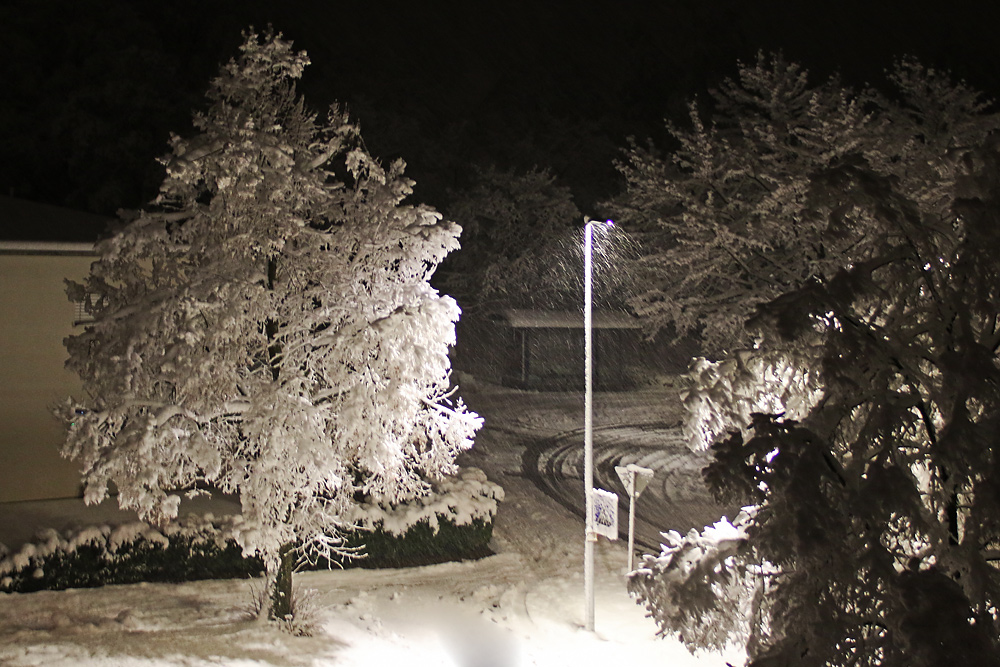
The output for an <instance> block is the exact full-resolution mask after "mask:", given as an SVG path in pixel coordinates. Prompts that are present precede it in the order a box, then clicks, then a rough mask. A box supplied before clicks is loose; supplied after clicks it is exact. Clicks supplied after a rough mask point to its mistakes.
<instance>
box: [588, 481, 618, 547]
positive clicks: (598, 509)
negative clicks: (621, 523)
mask: <svg viewBox="0 0 1000 667" xmlns="http://www.w3.org/2000/svg"><path fill="white" fill-rule="evenodd" d="M590 493H591V494H592V496H593V498H594V521H593V527H594V532H595V533H596V534H598V535H604V536H605V537H606V538H608V539H609V540H617V539H618V494H617V493H611V492H610V491H605V490H604V489H591V490H590Z"/></svg>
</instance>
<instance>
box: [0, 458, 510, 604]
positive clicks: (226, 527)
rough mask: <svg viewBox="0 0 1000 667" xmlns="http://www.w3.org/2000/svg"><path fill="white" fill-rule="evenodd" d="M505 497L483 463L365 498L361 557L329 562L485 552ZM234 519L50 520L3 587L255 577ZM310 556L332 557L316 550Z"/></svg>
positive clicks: (4, 572)
mask: <svg viewBox="0 0 1000 667" xmlns="http://www.w3.org/2000/svg"><path fill="white" fill-rule="evenodd" d="M502 500H503V489H502V488H501V487H500V486H498V485H497V484H494V483H492V482H490V481H488V480H487V479H486V476H485V474H483V472H482V471H481V470H478V469H476V468H467V469H464V470H462V471H461V473H460V474H459V476H458V477H455V478H448V479H446V480H444V481H442V482H440V483H439V484H437V485H436V486H435V489H434V492H432V493H431V494H429V495H428V496H425V497H423V498H420V499H418V500H417V501H414V502H413V503H412V504H410V505H399V506H396V507H384V506H381V505H378V504H362V505H360V506H359V508H358V509H357V511H356V513H355V516H354V519H355V523H356V525H357V529H356V530H355V531H354V532H352V533H350V534H349V535H348V538H347V539H348V544H349V546H350V547H354V548H357V549H358V555H359V556H360V557H359V558H355V559H350V558H348V559H343V560H337V561H335V562H334V563H332V564H333V565H335V566H343V567H351V566H358V565H360V566H364V567H404V566H407V565H423V564H426V563H432V562H443V561H446V560H460V559H466V558H478V557H482V556H485V555H488V554H489V553H490V551H489V546H488V544H489V541H490V538H491V537H492V531H493V524H492V522H493V517H494V516H495V515H496V512H497V503H498V502H500V501H502ZM237 525H239V518H238V517H236V518H234V517H228V516H227V517H215V516H213V515H211V514H207V515H204V516H199V515H193V514H192V515H188V516H187V517H184V518H182V519H177V520H175V521H172V522H171V523H169V524H167V525H166V526H165V527H163V528H162V529H157V528H154V527H152V526H150V525H149V524H147V523H143V522H141V521H135V522H131V523H125V524H120V525H113V524H110V523H108V524H101V525H96V526H89V527H86V528H83V529H79V530H72V531H68V532H67V533H65V534H62V535H61V534H59V533H58V532H57V531H55V530H52V529H46V530H44V531H41V532H40V533H39V535H38V539H37V540H36V541H35V542H32V543H28V544H25V545H24V546H23V547H21V549H20V550H18V551H16V552H15V553H12V554H7V555H5V556H4V557H3V558H2V559H0V591H4V592H30V591H39V590H61V589H65V588H88V587H94V586H104V585H109V584H130V583H136V582H140V581H171V582H175V581H195V580H199V579H223V578H239V577H254V576H259V575H261V574H262V573H263V570H264V565H263V562H262V561H261V559H260V558H258V557H256V556H251V557H244V556H243V552H242V549H241V548H240V547H239V545H238V544H237V543H236V541H235V540H234V538H233V530H234V526H237ZM304 565H308V563H304ZM312 565H313V566H315V565H325V566H329V565H331V563H330V561H329V560H325V559H322V560H320V561H318V562H314V563H312Z"/></svg>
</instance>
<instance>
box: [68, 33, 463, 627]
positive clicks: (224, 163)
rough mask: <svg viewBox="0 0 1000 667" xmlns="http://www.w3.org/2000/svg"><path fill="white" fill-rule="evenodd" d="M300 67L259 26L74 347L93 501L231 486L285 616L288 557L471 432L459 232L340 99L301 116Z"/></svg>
mask: <svg viewBox="0 0 1000 667" xmlns="http://www.w3.org/2000/svg"><path fill="white" fill-rule="evenodd" d="M307 64H308V59H307V57H306V55H305V53H303V52H296V51H295V50H293V48H292V45H291V43H290V42H288V41H286V40H284V39H282V38H281V36H280V35H275V34H272V33H270V32H268V33H266V34H264V35H261V36H259V35H257V34H255V33H253V32H252V31H251V32H249V33H248V34H247V35H246V39H245V41H244V43H243V45H242V47H241V53H240V55H239V56H238V57H237V58H235V59H233V60H231V61H230V62H229V63H228V64H226V65H224V66H223V67H222V68H221V70H220V73H219V76H218V77H217V78H216V79H214V80H213V81H212V82H211V86H210V88H209V91H208V94H207V97H208V102H209V106H208V109H207V110H206V111H204V112H202V113H196V114H195V116H194V126H195V128H196V130H197V132H196V134H195V135H194V136H192V137H189V138H181V137H177V136H174V137H173V138H172V139H171V142H170V144H171V151H170V153H169V154H168V155H167V156H166V157H165V158H164V160H163V163H164V165H165V166H166V172H167V175H166V178H165V180H164V182H163V184H162V186H161V189H160V194H159V196H158V197H157V198H156V200H155V201H154V202H153V203H152V205H151V207H150V209H149V210H145V211H142V212H140V213H139V214H138V215H137V216H136V217H135V218H134V219H133V220H131V221H130V222H129V223H128V224H127V225H126V226H125V227H124V228H123V229H122V230H121V231H120V233H118V234H116V235H115V236H114V237H112V238H110V239H108V240H107V241H104V242H102V243H101V245H100V246H99V249H98V250H99V255H100V257H99V259H98V260H97V261H96V262H95V263H94V264H93V266H92V268H91V272H90V275H89V277H88V278H87V279H86V280H85V282H84V283H83V284H71V285H70V288H69V291H70V292H71V296H73V297H76V296H79V295H82V294H84V293H89V294H96V295H100V298H99V299H96V300H93V308H92V314H93V316H94V321H93V323H91V324H89V325H88V326H87V327H86V329H85V331H84V332H83V333H81V334H79V335H76V336H72V337H70V338H69V339H67V347H68V350H69V353H70V359H69V362H68V365H69V367H70V368H71V369H72V370H74V371H75V372H77V373H78V374H79V375H80V377H81V379H82V380H83V386H84V388H85V390H86V393H87V396H86V397H85V398H83V399H78V400H76V401H70V402H69V403H68V404H67V406H66V407H65V409H64V413H63V416H64V418H65V419H66V421H67V424H68V435H67V440H66V444H65V447H64V450H63V451H64V454H65V455H66V456H67V457H69V458H71V459H73V460H75V461H77V462H79V463H80V464H81V466H82V470H83V479H84V484H85V499H86V501H87V502H88V503H96V502H100V501H101V500H102V499H103V498H105V496H106V495H107V494H108V489H109V487H110V486H113V487H114V488H115V489H117V493H118V501H119V504H120V505H121V506H122V507H123V508H128V509H133V510H136V511H137V512H138V513H139V515H140V517H142V518H143V519H147V520H151V521H164V520H168V519H170V518H172V517H174V516H176V514H177V511H178V503H179V500H180V496H181V495H182V494H184V493H188V494H197V493H200V492H202V491H203V489H205V488H211V489H218V490H220V491H223V492H226V493H232V494H237V495H238V496H239V499H240V503H241V505H242V518H241V520H240V522H239V523H238V525H237V529H236V532H235V535H234V537H235V538H236V539H237V540H238V542H239V543H240V544H241V546H242V547H243V549H244V551H245V552H247V553H258V554H260V555H261V556H263V557H264V559H265V562H266V563H267V566H268V568H269V570H270V572H271V574H272V575H275V574H277V573H278V572H279V569H280V571H281V573H282V577H281V581H280V582H279V583H281V586H278V587H277V588H276V589H275V591H276V592H275V595H274V599H273V607H272V614H274V615H276V616H278V617H281V616H283V615H284V614H285V613H286V612H287V603H288V599H287V595H288V590H289V588H290V577H291V574H290V564H291V562H292V560H293V552H294V551H295V550H297V549H303V550H307V551H309V552H311V553H317V552H318V553H320V554H322V555H327V556H330V555H336V554H337V553H338V547H339V545H340V544H341V541H340V537H339V535H340V534H341V531H342V530H343V529H344V528H347V526H345V525H344V520H343V517H344V516H345V515H346V510H347V509H348V508H350V507H351V506H352V505H353V504H354V503H356V502H357V501H358V500H359V499H362V498H366V499H377V500H382V501H385V502H389V503H394V502H399V501H403V500H405V499H407V498H411V497H413V496H416V495H419V494H422V493H424V492H425V491H426V490H427V489H428V480H431V479H434V478H438V477H440V476H442V475H446V474H448V473H451V472H453V471H454V470H455V466H454V459H455V457H456V456H457V454H458V453H459V452H461V451H462V450H464V449H466V448H468V447H469V446H470V445H471V444H472V437H473V434H474V432H475V431H476V429H477V428H478V426H479V424H480V420H479V418H478V417H477V416H476V415H475V414H473V413H469V412H467V411H466V410H465V408H464V406H462V405H461V402H458V403H457V404H456V405H452V404H451V403H450V401H449V399H448V396H449V369H450V365H449V359H448V350H449V346H451V345H453V344H454V342H455V341H454V332H455V322H456V321H457V319H458V317H459V309H458V306H457V304H456V303H455V302H454V301H453V300H452V299H451V298H449V297H446V296H441V295H439V294H438V293H437V292H436V290H434V289H433V288H432V287H431V286H430V285H429V282H428V281H429V279H430V276H431V274H432V272H433V271H434V269H435V267H436V266H437V265H438V264H439V263H440V262H441V260H442V259H443V258H444V257H445V256H446V255H447V254H448V253H449V252H451V251H452V250H454V249H456V248H457V247H458V235H459V233H460V228H459V227H458V226H457V225H456V224H454V223H450V222H446V221H444V220H443V219H442V217H441V215H439V214H438V213H437V212H435V211H434V210H432V209H430V208H427V207H424V206H419V205H418V206H410V205H404V204H402V201H403V199H404V198H405V197H406V196H407V195H409V194H410V193H411V188H412V185H413V183H412V181H410V180H408V179H407V178H405V177H404V176H403V164H402V162H397V163H395V164H393V165H391V166H390V167H388V168H383V167H381V166H380V165H379V164H378V163H377V162H376V161H375V160H374V159H373V158H372V157H371V156H370V155H369V154H368V153H367V152H366V150H365V148H364V144H363V142H362V141H361V139H360V135H359V132H358V128H357V126H356V125H354V124H352V123H351V122H350V121H349V120H348V117H347V115H346V114H345V113H344V112H343V111H342V110H341V109H340V108H338V107H336V106H335V107H333V108H331V110H330V112H329V114H328V115H327V116H326V118H325V119H323V120H318V119H317V117H316V116H315V115H314V114H313V113H311V112H310V111H309V110H308V109H307V108H306V106H305V103H304V100H303V99H302V98H301V97H300V96H299V95H298V94H297V93H296V90H295V85H294V82H295V80H296V79H298V78H299V77H300V76H301V74H302V71H303V69H304V68H305V66H306V65H307ZM310 550H311V551H310ZM279 563H280V564H281V568H279Z"/></svg>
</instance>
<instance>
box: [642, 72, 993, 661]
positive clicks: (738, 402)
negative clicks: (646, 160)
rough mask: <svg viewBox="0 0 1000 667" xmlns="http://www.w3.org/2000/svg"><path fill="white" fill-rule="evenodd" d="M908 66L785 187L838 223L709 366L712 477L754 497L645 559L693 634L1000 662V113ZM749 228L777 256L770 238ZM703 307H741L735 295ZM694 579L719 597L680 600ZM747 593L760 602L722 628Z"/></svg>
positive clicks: (756, 300) (773, 652)
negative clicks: (727, 526)
mask: <svg viewBox="0 0 1000 667" xmlns="http://www.w3.org/2000/svg"><path fill="white" fill-rule="evenodd" d="M893 80H894V82H895V83H896V85H897V91H896V94H895V97H894V98H886V97H883V96H881V95H877V94H874V93H866V94H865V99H866V104H865V106H866V109H868V111H867V112H866V116H865V124H866V125H867V126H868V127H871V128H878V132H876V133H874V134H872V135H871V136H868V137H865V139H864V141H861V142H859V143H857V144H855V145H854V146H853V147H852V148H851V149H850V150H847V151H845V152H843V153H842V154H841V155H839V156H837V157H836V158H835V159H831V160H829V161H828V162H826V163H817V164H815V165H814V167H813V168H812V169H811V170H809V171H806V172H805V173H804V174H803V176H802V182H801V186H800V187H797V188H794V189H792V190H788V191H786V192H784V194H781V195H780V197H779V200H780V201H779V202H777V203H776V204H775V206H774V207H773V210H774V211H776V212H777V213H775V216H774V220H773V223H774V225H775V226H776V230H777V229H778V228H779V227H780V226H781V225H784V226H785V228H786V231H785V233H786V235H787V236H788V238H790V239H796V242H798V241H797V239H800V238H802V236H801V235H800V234H799V231H800V228H801V224H800V223H801V221H802V220H807V221H809V225H812V227H813V231H810V232H808V234H806V236H809V235H811V236H812V237H813V238H814V239H816V240H817V242H818V244H810V245H809V246H807V247H812V248H815V249H816V250H817V253H816V254H815V255H811V256H810V255H803V256H802V257H799V258H798V261H797V262H796V261H795V260H794V258H792V257H786V256H784V255H780V253H779V254H777V255H776V256H783V257H786V259H787V261H789V262H791V266H793V267H796V271H799V270H801V269H803V268H807V267H809V266H810V265H811V266H813V267H814V270H810V271H808V272H806V271H800V272H799V273H798V274H797V278H796V279H795V280H794V281H790V282H788V283H778V282H776V281H775V279H774V277H773V276H768V275H767V274H766V273H765V274H759V275H763V276H764V280H763V283H764V284H766V285H767V286H768V290H765V291H764V292H763V293H762V296H755V294H754V293H751V292H747V293H744V295H743V297H742V298H747V299H750V300H751V303H752V310H751V309H749V308H747V307H744V306H739V308H738V309H737V308H735V307H734V308H732V309H731V310H733V311H735V310H741V311H746V312H744V314H746V315H752V317H749V318H748V321H747V323H746V324H745V326H744V325H742V323H740V324H741V327H742V329H743V330H744V331H746V332H749V333H752V334H754V336H755V337H756V338H757V341H756V342H757V345H756V348H755V349H754V350H750V351H746V352H741V353H738V354H734V355H730V357H729V358H728V359H727V360H724V361H723V362H721V363H719V364H712V363H709V362H704V361H702V362H700V363H699V364H698V365H696V366H695V367H694V368H693V372H694V378H693V379H694V384H693V386H692V387H691V388H690V391H689V394H688V396H687V399H686V400H687V403H688V404H689V405H690V406H691V407H693V408H695V409H696V413H695V414H694V422H695V423H694V425H693V427H692V428H691V431H692V433H695V434H698V435H700V436H701V439H702V442H706V441H707V442H709V443H710V444H711V448H712V453H713V462H712V463H711V464H710V465H709V466H708V467H707V468H706V469H705V471H704V474H705V479H706V481H707V482H708V483H709V485H710V486H711V487H712V489H713V490H714V491H715V493H716V494H717V495H718V496H719V497H720V499H721V500H724V501H726V502H727V503H729V504H736V503H738V504H742V505H746V506H748V507H750V508H752V509H751V510H750V511H749V512H748V514H747V515H746V516H744V517H742V518H741V520H740V521H738V522H737V526H736V528H737V529H738V530H736V531H730V532H729V533H727V535H729V537H728V538H727V539H726V540H724V541H723V542H719V541H718V540H715V539H714V537H715V536H716V534H717V533H718V530H714V531H712V530H710V531H706V533H704V534H698V533H692V534H691V535H688V536H687V537H680V536H674V539H672V540H668V544H667V545H666V548H665V550H664V552H663V553H662V554H661V555H660V556H656V557H653V556H650V557H648V558H647V559H646V561H645V563H644V565H643V567H642V568H640V570H639V571H637V573H636V574H635V575H633V577H632V578H631V582H630V587H631V589H632V591H633V593H635V594H636V595H637V596H638V597H639V598H640V599H641V600H643V601H644V602H645V603H646V605H647V607H648V608H649V609H650V613H651V614H652V615H653V616H654V618H656V620H657V621H658V623H659V624H660V627H661V630H662V631H663V632H674V631H677V632H681V634H682V636H683V637H684V638H685V639H686V640H688V641H689V643H690V645H691V646H692V647H696V646H698V645H704V644H705V643H706V642H708V641H711V642H716V643H718V642H720V641H725V640H733V639H737V638H738V639H739V640H740V641H742V642H744V643H745V645H746V647H747V652H748V655H749V657H750V664H751V665H756V666H764V665H768V666H769V665H804V666H809V665H817V666H819V665H824V666H825V665H838V666H839V665H921V666H923V665H926V666H928V667H929V666H930V665H938V664H945V663H946V662H951V661H954V662H962V663H967V664H981V665H998V664H1000V657H998V656H1000V612H998V609H1000V570H998V569H997V568H996V567H994V564H993V563H991V562H990V561H991V559H993V558H995V556H996V554H995V553H993V552H994V550H995V547H996V541H997V538H998V536H1000V490H998V486H997V484H998V482H997V480H998V479H1000V476H998V475H997V473H996V471H997V470H998V469H1000V468H998V466H1000V440H998V439H997V437H996V432H997V428H996V427H997V425H998V423H1000V359H998V356H997V354H998V350H1000V319H998V315H997V313H998V312H1000V288H998V285H1000V257H998V256H997V253H996V248H997V247H1000V245H998V240H1000V239H998V237H997V231H996V230H997V229H998V226H997V224H996V223H997V211H998V210H1000V151H998V144H997V142H996V140H995V138H994V135H993V134H991V131H993V130H995V129H996V128H997V119H996V117H995V116H994V115H992V114H989V113H986V109H985V106H984V104H983V103H982V101H981V100H980V98H979V96H978V95H977V94H976V93H975V91H972V90H970V89H969V88H968V87H966V86H965V85H963V84H956V83H953V82H950V81H949V80H948V78H947V77H946V76H945V75H943V74H941V73H939V72H935V71H934V70H929V69H925V68H922V67H920V66H919V65H917V64H915V63H912V62H909V61H904V62H902V63H900V64H899V65H898V66H897V68H896V70H895V72H894V74H893ZM810 108H811V107H804V108H803V110H802V111H801V113H803V114H807V115H808V114H810V113H812V111H809V109H810ZM821 120H822V118H821V117H820V118H817V119H815V122H819V121H821ZM811 122H812V121H811ZM763 134H765V135H766V134H767V133H766V132H764V133H763ZM719 141H720V142H721V140H719ZM722 146H725V147H726V148H727V150H730V151H736V152H750V153H753V155H750V156H746V157H744V158H741V159H743V160H744V162H747V163H749V162H751V161H753V160H758V159H761V158H760V156H758V155H756V154H757V153H763V154H764V155H765V156H766V155H767V149H766V147H765V148H761V147H758V146H755V145H754V144H750V143H746V144H741V145H739V148H738V150H737V145H736V144H732V143H728V144H727V143H724V142H723V143H719V144H718V145H717V146H716V147H715V148H713V149H712V151H719V152H720V154H721V152H722V148H721V147H722ZM712 151H709V150H708V149H706V154H708V153H711V152H712ZM727 159H732V160H737V158H727ZM679 178H680V179H681V180H684V179H686V178H687V174H682V175H681V176H679ZM734 178H735V176H734ZM728 182H730V181H729V180H727V179H724V181H723V183H728ZM720 187H722V185H721V184H720ZM650 188H652V185H650ZM673 191H674V190H672V192H673ZM775 192H777V191H775ZM703 194H704V193H703V191H692V193H691V194H690V195H686V196H687V197H688V198H687V199H684V198H681V199H678V198H674V199H673V200H672V201H673V202H674V205H675V206H679V207H680V208H682V209H683V208H685V207H687V206H688V205H690V206H691V207H697V206H699V205H700V202H704V201H706V200H707V199H708V197H707V196H705V197H703V196H702V195H703ZM776 196H777V195H776ZM730 200H732V198H730ZM786 200H787V203H789V206H788V207H787V208H785V209H783V208H782V206H783V205H784V203H785V202H786ZM782 211H784V212H782ZM725 220H726V221H727V224H728V223H729V222H734V223H735V222H736V221H738V218H736V217H733V216H731V217H729V218H726V219H725ZM754 220H755V218H752V217H751V218H748V219H747V221H746V222H747V224H746V226H745V227H744V226H743V225H742V223H740V225H738V227H739V229H751V225H750V223H751V222H753V221H754ZM809 225H806V227H809ZM668 226H669V225H668ZM670 228H671V229H673V227H672V226H670ZM756 229H757V230H760V229H763V227H757V228H756ZM775 233H777V232H775ZM828 239H829V242H828V241H827V240H828ZM762 240H763V241H765V243H762V244H761V246H760V247H761V249H762V250H761V252H764V249H771V248H775V247H776V246H775V245H774V239H769V238H766V237H764V238H763V239H762ZM665 247H667V251H666V252H665V253H664V254H665V255H666V256H669V255H670V253H671V252H672V251H671V250H670V249H669V246H665ZM677 247H679V248H682V249H683V245H678V246H677ZM747 247H749V246H747ZM831 248H832V249H835V253H833V255H832V256H831V250H830V249H831ZM819 249H822V250H823V253H819V252H818V251H819ZM723 250H724V249H723ZM728 250H729V251H731V255H732V256H733V259H734V261H736V259H737V258H738V259H740V260H742V261H740V262H737V263H738V264H739V265H741V266H742V265H744V264H745V265H746V266H748V267H752V266H754V264H753V263H752V262H750V261H749V260H750V258H753V257H754V256H755V253H754V252H752V251H750V250H747V251H746V252H741V251H740V250H739V247H738V246H737V245H729V246H728ZM724 254H725V253H724V252H722V251H720V252H719V253H717V254H716V255H715V256H711V255H706V256H704V257H703V259H702V261H703V262H705V263H706V264H711V262H712V261H713V258H714V259H715V260H718V261H721V258H722V257H723V255H724ZM680 255H681V257H682V259H685V261H686V260H687V257H685V256H684V253H683V252H681V253H680ZM818 260H822V261H818ZM761 261H764V260H763V259H762V260H761ZM666 265H668V266H672V265H670V264H669V262H668V263H667V264H666ZM733 266H735V265H733ZM745 275H747V276H749V275H750V274H749V273H747V274H745ZM713 284H716V283H713ZM751 284H752V282H751V281H748V282H747V286H746V287H747V288H749V287H750V285H751ZM734 285H735V283H731V285H730V286H731V287H733V289H734V290H735V289H736V287H734ZM741 316H742V315H741ZM699 317H700V320H699V322H700V326H704V327H706V329H710V328H711V327H715V326H718V327H720V328H723V329H726V330H728V331H732V330H733V329H732V327H731V326H730V324H731V321H730V320H727V319H726V318H722V317H716V313H715V311H713V310H706V311H703V312H702V313H701V314H700V315H699ZM675 582H676V583H675ZM734 587H736V588H742V589H743V590H742V592H739V591H736V592H734V590H733V589H734ZM668 592H669V594H670V595H674V596H675V598H668V597H667V593H668ZM689 597H690V598H691V602H692V604H696V605H700V606H699V607H698V608H700V609H704V610H705V613H704V614H702V615H700V616H694V615H690V614H689V615H681V614H677V613H675V612H671V611H670V610H669V609H668V605H667V604H666V601H667V600H668V599H674V601H675V603H676V604H685V602H686V601H687V600H688V598H689ZM733 600H738V601H742V602H743V603H744V604H745V605H746V606H745V609H747V610H749V611H748V612H747V613H749V614H750V616H749V622H747V623H745V624H734V623H731V624H728V625H725V626H724V627H726V628H727V633H726V636H725V637H721V638H720V637H719V636H718V635H719V633H718V632H717V630H718V627H719V626H718V623H717V621H718V617H719V614H721V613H724V610H725V609H731V608H732V601H733ZM713 623H715V624H716V625H715V628H714V629H713V628H709V627H706V626H705V624H713Z"/></svg>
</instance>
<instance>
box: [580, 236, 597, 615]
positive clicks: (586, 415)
mask: <svg viewBox="0 0 1000 667" xmlns="http://www.w3.org/2000/svg"><path fill="white" fill-rule="evenodd" d="M593 224H594V223H593V222H592V221H591V220H586V221H585V224H584V226H583V230H584V233H583V239H584V241H583V340H584V343H583V346H584V353H583V354H584V381H585V384H586V391H585V399H584V406H583V454H584V464H583V493H584V498H585V501H584V503H585V507H586V512H587V520H586V522H585V527H584V542H583V594H584V598H585V599H586V614H585V627H586V629H587V630H589V631H590V632H593V631H594V542H596V541H597V535H596V534H595V533H594V495H593V493H592V492H591V490H592V489H593V488H594V433H593V430H594V416H593V401H594V392H593V387H592V384H593V382H592V380H593V365H592V359H591V357H592V346H593V341H592V340H591V336H592V333H591V331H592V328H593V321H592V318H591V308H592V297H593V294H592V293H593V279H592V273H593V261H592V256H593V249H594V243H593V239H594V228H593Z"/></svg>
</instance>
